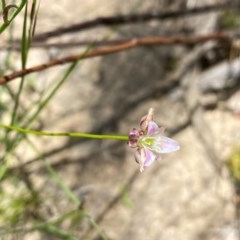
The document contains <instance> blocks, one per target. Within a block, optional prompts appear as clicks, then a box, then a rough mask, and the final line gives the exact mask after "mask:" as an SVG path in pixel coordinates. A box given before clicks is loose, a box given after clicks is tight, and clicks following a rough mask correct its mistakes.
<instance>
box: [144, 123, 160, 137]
mask: <svg viewBox="0 0 240 240" xmlns="http://www.w3.org/2000/svg"><path fill="white" fill-rule="evenodd" d="M157 133H159V127H158V125H157V124H156V123H155V122H154V121H150V122H149V123H148V131H147V135H148V136H152V135H155V134H157Z"/></svg>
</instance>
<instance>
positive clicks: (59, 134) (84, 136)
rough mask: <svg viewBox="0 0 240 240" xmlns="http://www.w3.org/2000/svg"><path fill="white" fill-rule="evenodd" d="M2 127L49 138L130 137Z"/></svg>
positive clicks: (115, 138) (125, 138)
mask: <svg viewBox="0 0 240 240" xmlns="http://www.w3.org/2000/svg"><path fill="white" fill-rule="evenodd" d="M0 127H3V128H5V129H7V130H13V131H16V132H19V133H23V134H32V135H39V136H49V137H78V138H92V139H113V140H121V141H127V140H128V136H121V135H102V134H91V133H77V132H58V133H55V132H42V131H36V130H32V129H26V128H21V127H17V126H13V125H5V124H2V123H0Z"/></svg>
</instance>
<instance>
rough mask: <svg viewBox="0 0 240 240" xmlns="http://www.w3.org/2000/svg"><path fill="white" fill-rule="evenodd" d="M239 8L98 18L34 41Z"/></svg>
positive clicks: (223, 6) (229, 3) (220, 6)
mask: <svg viewBox="0 0 240 240" xmlns="http://www.w3.org/2000/svg"><path fill="white" fill-rule="evenodd" d="M237 8H239V3H238V1H227V2H226V3H222V4H212V5H207V6H201V7H196V8H190V9H183V10H177V11H172V10H171V11H164V12H156V11H152V12H150V13H149V12H147V13H140V14H129V15H117V16H111V17H98V18H96V19H93V20H89V21H85V22H81V23H76V24H73V25H71V26H67V27H60V28H57V29H54V30H51V31H48V32H44V33H40V34H37V35H35V37H34V41H42V40H46V39H48V38H51V37H57V36H59V35H63V34H66V33H73V32H78V31H83V30H87V29H92V28H97V27H101V26H115V25H124V24H134V23H142V22H147V21H150V20H161V21H162V20H168V19H175V18H179V17H183V16H184V17H186V16H191V15H195V14H203V13H208V12H212V11H220V10H223V9H237Z"/></svg>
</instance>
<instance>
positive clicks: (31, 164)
mask: <svg viewBox="0 0 240 240" xmlns="http://www.w3.org/2000/svg"><path fill="white" fill-rule="evenodd" d="M217 2H218V1H213V0H212V1H211V0H204V1H195V0H180V1H167V0H148V1H137V0H132V1H126V0H123V1H107V0H88V1H76V0H72V1H66V0H59V1H57V3H50V2H49V1H45V0H42V1H41V4H40V9H39V14H38V21H37V27H36V33H35V34H36V35H37V34H40V33H43V32H46V31H50V30H53V29H55V28H58V27H63V26H69V25H71V24H73V23H78V22H82V21H86V20H90V19H94V18H97V17H99V16H112V15H116V14H131V13H142V12H154V11H156V12H157V11H169V10H180V9H189V8H192V7H198V6H204V5H207V4H213V3H214V4H215V3H217ZM219 2H220V1H219ZM226 12H227V11H226V10H222V11H214V12H210V13H204V14H199V15H196V16H186V17H181V18H178V19H173V20H166V21H158V20H153V21H148V22H145V23H139V24H126V25H123V26H115V27H112V28H109V27H104V26H102V27H99V28H96V29H90V30H86V31H81V32H75V33H73V34H72V33H69V34H65V35H62V36H61V35H60V36H57V37H55V38H51V39H46V40H42V41H40V43H41V44H42V47H41V46H39V47H35V46H34V43H33V47H32V48H31V51H30V54H29V60H28V66H34V65H36V64H40V63H44V62H47V61H49V60H50V59H54V58H59V57H62V56H66V55H68V54H73V53H77V52H79V53H80V52H81V51H84V47H83V46H78V45H77V46H71V43H72V42H74V41H77V40H81V41H83V40H94V41H95V40H101V39H119V38H130V37H141V36H174V35H184V36H193V35H200V34H208V33H212V32H215V31H217V30H219V28H220V27H221V21H222V19H223V17H224V16H225V15H224V14H226ZM230 12H231V13H232V14H235V15H237V17H238V15H239V12H234V10H231V11H230ZM235 15H234V16H235ZM237 17H236V18H237ZM21 18H22V16H19V17H18V18H17V20H16V23H15V31H14V37H15V38H19V37H20V36H21V30H20V27H19V28H18V27H17V26H18V25H19V26H21V24H22V22H21V20H22V19H21ZM1 38H2V39H3V40H6V39H7V37H6V36H5V35H2V36H1ZM1 41H2V40H1ZM62 42H65V43H68V44H69V47H50V48H45V47H44V44H46V43H57V44H59V43H62ZM1 54H4V50H1ZM12 58H13V59H14V61H13V60H12V65H13V67H14V68H15V69H17V68H19V65H20V63H19V61H20V60H19V59H20V55H19V52H18V51H17V50H16V51H14V55H13V56H12ZM66 67H67V66H57V67H54V68H51V69H49V70H46V71H43V72H39V73H34V74H31V75H30V76H29V77H28V81H30V82H31V83H33V86H34V90H32V89H30V90H29V88H27V87H26V89H24V91H25V94H24V95H23V97H22V100H21V105H22V106H28V104H30V103H32V102H34V99H35V95H36V92H37V93H39V92H41V91H42V92H44V91H47V89H49V88H50V87H51V86H52V85H51V84H53V82H54V81H55V79H57V78H58V77H59V76H61V71H64V69H66ZM239 76H240V60H239V59H238V48H237V47H236V48H234V46H233V45H232V47H225V46H223V45H221V44H220V45H219V44H218V43H216V42H214V41H211V42H206V43H202V44H197V45H193V46H181V45H177V46H160V45H159V46H150V47H138V48H134V49H131V50H126V51H123V52H120V53H117V54H112V55H108V56H104V57H96V58H92V59H86V60H83V61H80V62H79V63H78V66H77V68H76V70H75V71H74V72H73V74H71V77H70V78H69V79H68V81H67V82H66V83H65V84H64V85H63V86H62V88H61V89H60V90H59V91H58V93H57V94H56V96H55V97H54V98H53V99H52V101H51V102H50V104H48V105H47V107H46V108H45V110H44V111H43V112H42V113H41V115H40V116H39V118H38V120H37V121H36V122H35V125H34V126H35V127H36V128H39V129H41V130H44V131H53V132H67V131H68V132H93V133H103V134H120V135H128V132H129V130H130V129H131V128H132V127H138V124H139V120H140V118H141V117H142V116H143V115H145V114H146V113H147V111H148V109H149V108H150V107H153V108H154V109H155V113H156V114H155V120H156V122H158V123H159V125H161V126H164V127H166V128H167V135H168V136H171V137H172V138H174V139H176V140H177V141H178V142H179V143H180V145H181V149H180V150H179V151H178V152H175V153H172V154H166V155H164V156H163V160H162V162H161V163H157V162H156V163H154V164H153V165H151V167H149V168H147V169H146V171H144V172H143V173H140V172H139V168H138V165H137V164H136V162H135V161H134V150H133V149H129V148H128V146H127V144H126V143H125V142H121V141H111V140H105V141H101V140H82V139H77V138H59V137H58V138H52V137H36V136H34V137H33V136H31V139H32V140H33V141H34V142H35V143H36V145H37V146H38V148H39V149H40V151H41V153H42V154H43V155H44V156H45V159H46V160H47V161H48V162H49V163H51V164H52V166H53V168H54V169H55V170H56V171H57V173H58V174H59V175H60V176H61V177H62V179H63V180H64V181H65V183H66V184H67V185H68V186H69V187H70V188H71V189H72V190H73V192H74V193H75V194H76V196H77V197H78V198H79V199H81V200H82V202H83V206H82V208H83V209H84V210H85V211H87V212H88V213H89V214H90V215H91V216H92V217H93V218H94V219H95V220H96V222H97V223H98V224H99V227H100V229H102V230H103V231H104V233H105V235H106V239H109V240H120V239H131V240H159V239H161V240H171V239H178V240H198V239H199V240H200V239H205V240H207V239H209V240H210V239H211V240H215V239H218V240H221V239H224V240H225V239H228V240H235V239H239V232H238V231H239V226H238V221H239V219H238V217H239V216H238V214H237V212H238V211H237V210H238V208H237V204H236V198H237V195H236V185H235V184H234V183H235V182H236V181H234V179H233V177H232V175H231V172H230V171H229V167H228V166H229V165H228V163H229V161H231V156H232V154H233V153H234V151H237V150H236V149H238V148H239V139H240V115H239V114H240V90H239V86H240V84H239ZM17 82H18V80H14V81H13V82H11V83H9V85H10V86H11V87H12V88H13V89H14V88H15V86H17V84H18V83H17ZM2 87H3V86H2ZM16 154H17V156H18V160H17V161H13V163H12V166H11V167H12V168H13V169H15V170H16V169H18V167H19V166H20V165H21V164H22V165H24V169H25V170H24V171H25V172H26V173H27V174H28V176H29V179H30V181H31V182H32V183H33V185H34V187H35V188H36V189H37V191H39V192H41V196H42V199H43V200H42V202H41V205H40V206H39V209H38V211H40V212H41V214H42V216H44V219H46V221H47V220H51V219H55V218H57V217H59V216H60V215H62V214H64V213H66V212H68V211H69V210H71V209H73V206H72V204H71V202H70V201H69V199H68V198H67V197H66V196H65V195H64V192H63V191H62V190H61V189H59V187H58V186H57V184H56V183H55V182H54V181H53V179H51V178H50V177H49V174H48V173H47V172H46V169H45V167H44V164H43V162H42V161H41V158H40V157H39V156H38V155H36V154H35V153H34V152H33V151H32V150H31V149H29V147H27V144H22V145H20V146H19V147H18V148H17V153H16ZM19 159H20V160H19ZM20 163H21V164H20ZM26 163H27V164H26ZM16 172H17V170H16ZM61 227H62V229H68V228H69V222H67V221H66V222H64V224H63V225H62V226H61ZM72 229H73V230H72V231H73V232H74V234H76V236H77V237H78V239H96V240H97V239H102V238H101V237H100V236H99V234H98V231H97V230H96V229H93V228H92V227H91V226H90V224H89V221H88V219H83V220H81V221H79V222H76V224H75V226H74V227H73V228H72ZM10 237H11V236H10ZM10 239H12V238H10ZM19 239H32V240H34V239H58V238H53V237H52V236H48V235H42V233H40V232H36V233H34V234H33V233H29V234H27V233H25V234H23V235H21V237H19Z"/></svg>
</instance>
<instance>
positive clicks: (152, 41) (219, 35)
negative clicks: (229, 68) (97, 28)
mask: <svg viewBox="0 0 240 240" xmlns="http://www.w3.org/2000/svg"><path fill="white" fill-rule="evenodd" d="M231 38H232V37H231V36H230V35H229V34H227V33H225V32H216V33H212V34H208V35H202V36H193V37H182V36H180V37H142V38H133V39H131V40H127V41H122V42H120V43H118V44H114V45H111V46H107V47H102V48H98V49H94V50H91V51H88V52H85V53H83V54H77V55H70V56H67V57H63V58H61V59H55V60H52V61H50V62H48V63H44V64H40V65H37V66H34V67H31V68H28V69H23V70H20V71H16V72H13V73H11V74H9V75H5V76H2V77H0V85H3V84H6V83H8V82H9V81H11V80H13V79H15V78H18V77H22V76H25V75H28V74H30V73H33V72H39V71H42V70H44V69H47V68H50V67H53V66H57V65H61V64H66V63H69V62H74V61H77V60H79V59H85V58H92V57H97V56H104V55H108V54H113V53H117V52H121V51H124V50H127V49H131V48H134V47H141V46H154V45H174V44H182V45H194V44H199V43H204V42H207V41H212V40H217V41H222V42H226V43H228V44H229V43H230V42H231Z"/></svg>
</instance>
